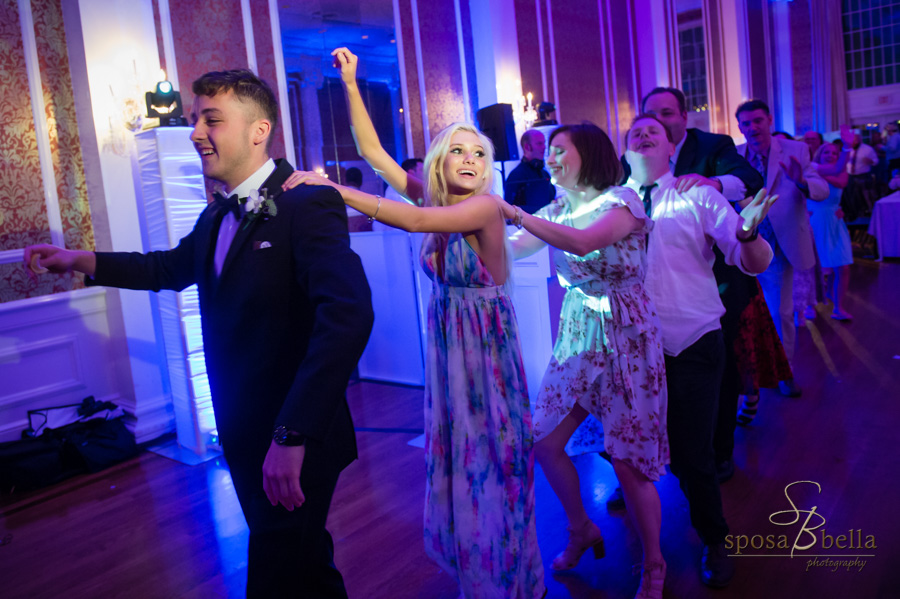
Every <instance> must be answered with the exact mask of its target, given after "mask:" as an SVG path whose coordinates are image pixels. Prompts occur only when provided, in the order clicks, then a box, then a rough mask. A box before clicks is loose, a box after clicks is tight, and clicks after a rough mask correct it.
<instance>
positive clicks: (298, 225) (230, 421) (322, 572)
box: [25, 71, 373, 597]
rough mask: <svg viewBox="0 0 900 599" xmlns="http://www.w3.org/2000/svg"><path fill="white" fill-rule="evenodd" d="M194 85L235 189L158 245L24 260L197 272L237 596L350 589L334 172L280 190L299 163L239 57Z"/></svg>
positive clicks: (346, 297) (214, 173)
mask: <svg viewBox="0 0 900 599" xmlns="http://www.w3.org/2000/svg"><path fill="white" fill-rule="evenodd" d="M193 91H194V95H195V96H196V98H195V101H194V105H193V108H192V114H191V119H192V123H193V126H194V131H193V133H192V135H191V140H192V141H193V142H194V144H195V147H196V148H197V151H198V153H199V154H200V157H201V161H202V164H203V172H204V174H205V175H206V176H208V177H211V178H213V179H216V180H218V181H220V182H221V183H222V184H223V185H224V186H225V188H226V189H227V190H228V192H229V193H230V194H234V195H232V197H231V200H232V201H231V202H229V201H228V200H225V199H224V197H222V196H219V197H217V199H216V201H215V202H213V203H211V204H209V205H208V206H207V208H206V209H205V210H204V211H203V213H202V214H201V215H200V218H199V219H198V220H197V224H196V225H195V226H194V229H193V231H191V233H190V234H188V235H187V236H186V237H185V238H183V239H182V240H181V241H180V242H179V244H178V246H177V247H175V248H174V249H171V250H168V251H164V252H151V253H148V254H139V253H104V252H97V253H94V252H75V251H67V250H63V249H60V248H55V247H52V246H34V247H31V248H28V249H26V253H25V255H26V264H29V265H31V260H32V256H37V259H38V260H39V262H38V263H36V264H34V265H33V266H32V269H33V270H40V267H43V268H47V269H49V270H50V271H51V272H66V271H69V270H77V271H80V272H83V273H85V274H86V275H88V277H89V278H88V279H87V283H88V284H89V285H111V286H116V287H124V288H128V289H150V290H154V291H158V290H160V289H174V290H176V291H180V290H182V289H184V288H185V287H188V286H189V285H193V284H196V285H197V287H198V292H199V297H200V307H201V316H202V327H203V340H204V347H205V354H206V363H207V373H208V376H209V382H210V387H211V391H212V398H213V405H214V408H215V414H216V424H217V427H218V432H219V438H220V439H221V442H222V448H223V450H224V452H225V457H226V459H227V460H228V464H229V468H230V470H231V474H232V480H233V481H234V486H235V490H236V491H237V495H238V499H239V500H240V503H241V508H242V509H243V512H244V516H245V517H246V519H247V524H248V525H249V528H250V548H249V563H248V577H247V578H248V579H247V595H248V596H250V597H346V596H347V595H346V590H345V589H344V585H343V580H342V578H341V575H340V573H339V572H338V571H337V569H336V568H335V566H334V560H333V555H334V545H333V542H332V539H331V536H330V534H329V533H328V532H327V531H326V530H325V521H326V518H327V515H328V508H329V505H330V502H331V497H332V494H333V492H334V488H335V485H336V483H337V479H338V475H339V474H340V472H341V470H343V469H344V468H345V467H346V466H347V465H348V464H349V463H350V462H352V461H353V460H354V459H355V458H356V456H357V454H356V439H355V435H354V432H353V423H352V421H351V418H350V411H349V408H348V406H347V400H346V395H345V390H346V386H347V382H348V379H349V377H350V375H351V373H352V371H353V369H354V367H355V366H356V363H357V361H358V360H359V357H360V355H361V354H362V351H363V349H364V348H365V345H366V342H367V341H368V337H369V333H370V331H371V327H372V321H373V316H372V307H371V298H370V291H369V286H368V283H367V281H366V277H365V274H364V272H363V269H362V264H361V262H360V260H359V257H358V256H357V255H356V254H355V253H353V251H352V250H351V249H350V238H349V234H348V233H347V217H346V211H345V209H344V203H343V200H342V199H341V197H340V195H339V194H338V193H337V192H336V191H335V190H334V189H333V188H331V187H307V186H302V185H301V186H299V187H296V188H294V189H292V190H290V191H287V192H282V190H281V185H282V183H283V182H284V181H285V180H286V179H287V177H288V176H289V175H290V174H291V173H292V172H293V170H294V169H293V167H292V166H291V165H290V164H288V163H287V162H286V161H284V160H279V161H278V162H277V164H276V162H275V161H273V160H271V159H270V158H269V156H268V146H269V145H270V143H271V139H272V132H273V130H274V129H275V127H276V125H277V118H278V116H277V115H278V107H277V104H276V101H275V96H274V94H273V93H272V90H271V89H270V88H269V87H268V85H266V84H265V83H264V82H263V81H261V80H260V79H258V78H257V77H256V76H255V75H253V74H252V73H251V72H250V71H225V72H214V73H207V74H206V75H204V76H203V77H201V78H200V79H198V80H197V81H195V82H194V85H193ZM263 190H264V193H263ZM259 194H262V199H260V198H259V197H258V196H259ZM248 195H249V196H250V201H249V202H238V201H235V200H237V198H244V197H245V196H248ZM236 196H237V197H236Z"/></svg>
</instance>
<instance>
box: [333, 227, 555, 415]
mask: <svg viewBox="0 0 900 599" xmlns="http://www.w3.org/2000/svg"><path fill="white" fill-rule="evenodd" d="M514 230H515V229H513V231H514ZM422 237H423V235H422V234H412V233H407V232H405V231H400V230H382V231H368V232H360V233H351V234H350V245H351V247H352V248H353V250H354V251H355V252H356V253H357V254H359V256H360V258H361V259H362V262H363V267H364V268H365V271H366V277H367V278H368V279H369V285H370V286H371V288H372V307H373V309H374V311H375V325H374V327H373V329H372V336H371V338H370V339H369V344H368V346H367V347H366V351H365V353H363V357H362V359H361V360H360V362H359V376H360V378H363V379H369V380H375V381H384V382H389V383H401V384H407V385H423V384H424V383H425V370H424V363H425V362H424V356H425V326H426V313H427V307H428V298H429V296H430V294H431V281H430V280H429V279H428V277H427V276H425V273H424V272H423V271H422V269H421V267H420V266H419V248H420V244H421V242H422ZM513 282H514V286H513V289H514V291H513V302H514V304H515V309H516V316H517V317H518V321H519V333H520V341H521V343H522V350H523V355H524V361H525V372H526V376H527V377H528V386H529V392H530V395H531V397H532V399H533V398H534V397H535V394H536V392H537V387H538V384H539V383H540V380H541V376H542V375H543V373H544V369H545V368H546V367H547V363H548V362H549V360H550V353H551V350H552V348H553V338H554V336H555V334H556V328H557V321H558V319H559V307H560V300H561V296H562V291H561V289H560V288H559V285H558V284H557V283H556V275H555V274H554V270H553V268H552V265H551V262H550V254H549V252H548V250H547V249H546V248H545V249H543V250H541V251H540V252H538V253H537V254H534V255H533V256H530V257H528V258H525V259H523V260H519V261H517V262H516V263H515V266H514V271H513Z"/></svg>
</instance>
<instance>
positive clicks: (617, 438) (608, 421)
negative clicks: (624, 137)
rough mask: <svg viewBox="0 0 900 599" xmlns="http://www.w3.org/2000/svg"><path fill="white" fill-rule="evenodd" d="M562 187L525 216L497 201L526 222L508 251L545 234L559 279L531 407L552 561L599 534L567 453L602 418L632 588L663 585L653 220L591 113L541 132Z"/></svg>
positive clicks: (598, 543)
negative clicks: (640, 559)
mask: <svg viewBox="0 0 900 599" xmlns="http://www.w3.org/2000/svg"><path fill="white" fill-rule="evenodd" d="M547 166H548V168H549V169H550V174H551V177H552V178H553V181H554V183H555V184H556V185H558V186H560V187H562V188H563V189H565V190H566V196H565V197H564V198H561V199H559V200H557V202H556V203H553V204H550V205H548V206H546V207H544V208H542V209H541V210H540V211H538V212H537V213H536V214H535V215H534V216H531V215H528V214H526V213H524V212H523V211H522V210H520V209H518V208H514V207H512V206H508V205H507V206H506V207H505V208H504V212H505V213H506V216H507V217H508V218H513V219H515V220H516V222H517V224H519V225H523V226H524V229H525V232H521V231H520V232H519V233H517V234H516V235H515V236H514V237H513V239H512V244H513V250H514V254H515V257H516V258H520V257H523V256H527V255H529V254H531V253H534V252H535V251H537V250H538V249H540V248H541V247H543V246H544V245H545V244H549V245H552V246H554V247H556V248H558V249H560V250H562V251H561V252H556V253H555V261H556V269H557V274H558V276H559V281H560V283H561V284H562V286H563V287H564V288H565V289H566V295H565V299H564V300H563V306H562V311H561V314H560V324H559V334H558V336H557V339H556V343H555V345H554V348H553V357H552V358H551V360H550V365H549V366H548V367H547V371H546V373H545V374H544V378H543V381H542V382H541V387H540V391H539V395H538V399H537V405H536V411H535V422H534V428H535V439H536V444H535V456H536V457H537V459H538V462H539V463H540V464H541V467H542V468H543V470H544V473H545V474H546V476H547V480H548V481H549V482H550V485H551V487H553V490H554V491H555V492H556V494H557V496H558V497H559V499H560V501H561V502H562V505H563V508H564V510H565V512H566V516H567V518H568V520H569V542H568V544H567V546H566V548H565V550H564V551H563V552H562V553H560V554H559V555H558V556H557V557H556V559H555V560H553V563H552V565H551V568H552V569H553V570H555V571H561V570H568V569H571V568H574V567H575V566H576V565H577V564H578V561H579V560H580V559H581V557H582V555H583V554H584V553H585V552H586V551H587V550H588V549H593V553H594V557H603V554H604V546H603V536H602V534H601V533H600V529H599V528H598V527H597V526H596V525H595V524H594V523H593V522H592V521H591V520H590V518H589V517H588V514H587V512H586V510H585V507H584V504H583V502H582V500H581V492H580V482H579V479H578V472H577V470H576V469H575V466H574V464H573V463H572V461H571V459H570V458H569V456H568V455H566V453H565V447H566V444H567V442H568V441H569V439H570V438H571V437H572V435H573V433H574V432H575V430H576V429H577V428H578V427H579V425H581V423H582V422H583V421H584V420H585V419H586V418H587V417H588V415H591V416H593V417H594V418H597V419H599V420H600V421H602V423H603V429H604V433H605V435H604V437H605V441H604V442H605V448H606V451H607V452H608V453H609V455H610V456H611V457H612V463H613V468H614V469H615V472H616V475H617V476H618V479H619V481H620V482H621V485H622V489H623V492H624V495H625V501H626V504H627V506H628V510H629V512H630V513H631V517H632V519H633V521H634V523H635V528H636V529H637V531H638V535H639V536H640V539H641V543H642V545H643V550H644V563H643V576H642V580H641V587H640V589H639V590H638V596H639V597H661V596H662V588H663V580H664V578H665V561H664V560H663V557H662V553H661V551H660V544H659V535H660V526H661V520H662V516H661V510H660V502H659V495H658V494H657V492H656V488H655V487H654V486H653V481H656V480H659V477H660V476H662V475H663V474H664V473H665V465H666V464H668V463H669V442H668V436H667V434H666V399H667V394H666V380H665V361H664V358H663V347H662V338H661V332H660V326H659V320H658V318H657V316H656V310H655V308H654V306H653V304H652V302H651V301H650V298H649V297H648V296H647V293H646V292H645V291H644V286H643V280H644V264H645V260H646V252H645V244H646V238H647V233H648V232H649V230H650V227H651V226H652V223H651V221H650V220H649V218H647V217H646V216H645V214H644V209H643V206H642V204H641V201H640V199H639V198H638V196H637V194H635V193H634V192H633V191H631V190H629V189H625V188H623V187H616V186H615V184H616V183H617V182H618V181H620V180H621V179H622V171H621V168H622V167H621V164H620V163H619V160H618V157H617V155H616V152H615V149H614V148H613V145H612V143H611V142H610V140H609V138H608V137H607V136H606V134H605V133H604V132H603V131H602V130H601V129H600V128H599V127H597V126H596V125H593V124H590V123H585V124H582V125H573V126H563V127H560V128H558V129H556V130H555V131H554V132H553V133H552V134H551V135H550V154H549V158H548V160H547Z"/></svg>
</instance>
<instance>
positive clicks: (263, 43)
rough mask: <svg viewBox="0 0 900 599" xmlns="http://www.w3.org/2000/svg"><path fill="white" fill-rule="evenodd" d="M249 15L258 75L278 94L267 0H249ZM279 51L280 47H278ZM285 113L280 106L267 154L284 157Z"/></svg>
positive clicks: (286, 125)
mask: <svg viewBox="0 0 900 599" xmlns="http://www.w3.org/2000/svg"><path fill="white" fill-rule="evenodd" d="M250 15H251V18H252V21H253V41H254V43H255V45H256V66H257V69H258V73H257V74H258V75H259V76H260V77H261V78H262V79H263V80H265V82H266V83H268V84H269V85H270V86H271V87H272V90H273V91H274V92H275V95H276V96H277V95H278V73H277V71H276V70H275V52H274V48H273V45H272V20H271V19H270V17H269V2H268V0H250ZM279 51H281V49H280V48H279ZM285 114H286V112H285V110H284V108H283V107H282V119H281V121H282V122H280V123H279V124H278V129H277V130H276V131H275V139H274V140H273V141H272V147H271V148H269V154H270V155H271V156H272V157H273V158H282V157H284V130H285V127H288V126H289V125H288V124H287V123H285V122H284V115H285Z"/></svg>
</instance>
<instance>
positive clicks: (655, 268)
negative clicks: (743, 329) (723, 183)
mask: <svg viewBox="0 0 900 599" xmlns="http://www.w3.org/2000/svg"><path fill="white" fill-rule="evenodd" d="M656 183H657V185H658V187H656V188H654V189H653V191H652V192H651V200H652V209H651V215H650V216H651V217H652V218H653V222H654V223H655V224H654V227H653V230H652V231H651V232H650V240H649V245H648V248H647V276H646V279H645V282H644V286H645V288H646V289H647V293H648V295H649V296H650V298H651V299H652V300H653V303H655V304H656V311H657V313H658V314H659V320H660V323H661V324H662V333H663V350H664V351H665V353H666V354H668V355H670V356H677V355H678V354H680V353H681V352H682V351H684V350H685V349H687V348H688V347H690V346H691V345H692V344H694V343H696V342H697V340H699V339H700V338H701V337H702V336H703V335H705V334H707V333H709V332H710V331H715V330H716V329H719V328H721V325H720V323H719V319H720V318H721V317H722V315H723V314H725V307H724V306H723V305H722V300H721V299H720V298H719V289H718V286H717V285H716V278H715V276H714V275H713V270H712V267H713V262H714V261H715V254H714V253H713V245H714V244H715V245H717V246H718V247H719V249H720V250H721V251H722V253H723V254H724V255H725V261H726V262H727V263H728V264H732V265H735V266H737V267H738V268H740V269H741V271H743V272H745V273H747V274H751V275H752V274H753V273H749V272H747V271H746V270H745V269H744V266H743V264H742V263H741V243H740V242H739V241H738V239H737V236H736V231H737V227H738V223H739V220H740V219H739V217H738V214H737V213H736V212H735V211H734V208H732V207H731V205H730V204H729V203H728V201H727V200H726V199H725V198H724V197H723V196H722V194H720V193H719V192H717V191H716V190H715V189H713V188H711V187H709V186H696V187H693V188H691V189H690V190H688V191H686V192H683V193H680V192H678V191H677V190H676V189H675V177H674V176H673V175H672V174H671V173H666V174H664V175H663V176H662V177H660V178H659V179H658V180H657V181H656ZM626 187H629V188H631V189H633V190H634V191H636V192H637V193H638V195H639V196H641V197H642V198H643V196H644V191H643V190H642V189H641V185H640V184H639V183H638V182H637V181H635V180H634V179H629V180H628V183H627V184H626ZM771 256H772V254H771V249H770V250H769V259H770V260H771Z"/></svg>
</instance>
